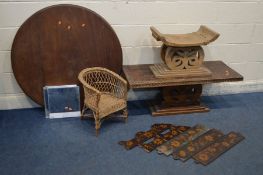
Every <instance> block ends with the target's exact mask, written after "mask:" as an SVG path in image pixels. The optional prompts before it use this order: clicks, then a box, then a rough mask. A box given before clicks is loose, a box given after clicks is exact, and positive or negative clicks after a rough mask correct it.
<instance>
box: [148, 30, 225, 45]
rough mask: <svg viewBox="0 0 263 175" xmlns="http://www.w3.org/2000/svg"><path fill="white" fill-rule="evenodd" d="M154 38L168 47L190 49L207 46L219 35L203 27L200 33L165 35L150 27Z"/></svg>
mask: <svg viewBox="0 0 263 175" xmlns="http://www.w3.org/2000/svg"><path fill="white" fill-rule="evenodd" d="M150 29H151V31H152V35H153V37H154V38H155V39H156V40H157V41H162V42H163V43H164V44H165V45H167V46H173V47H188V46H200V45H207V44H209V43H211V42H213V41H215V40H216V39H217V38H218V37H219V35H220V34H219V33H217V32H215V31H213V30H211V29H209V28H208V27H206V26H203V25H201V26H200V28H199V29H198V31H196V32H192V33H187V34H163V33H161V32H159V31H158V30H157V29H156V28H155V27H150Z"/></svg>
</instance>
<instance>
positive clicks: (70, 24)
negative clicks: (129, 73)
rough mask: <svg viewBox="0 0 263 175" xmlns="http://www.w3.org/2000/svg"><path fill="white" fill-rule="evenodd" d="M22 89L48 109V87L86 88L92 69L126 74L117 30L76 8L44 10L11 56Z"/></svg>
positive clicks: (27, 26) (24, 29) (20, 32)
mask: <svg viewBox="0 0 263 175" xmlns="http://www.w3.org/2000/svg"><path fill="white" fill-rule="evenodd" d="M11 59H12V67H13V72H14V75H15V77H16V80H17V82H18V84H19V85H20V87H21V88H22V89H23V91H24V92H25V94H27V95H28V96H29V97H30V98H31V99H32V100H34V101H35V102H36V103H38V104H40V105H43V87H44V86H47V85H49V86H51V85H68V84H78V85H80V83H79V81H78V79H77V77H78V74H79V72H80V71H81V70H82V69H84V68H87V67H95V66H100V67H105V68H108V69H110V70H112V71H114V72H116V73H120V72H121V69H122V50H121V45H120V42H119V40H118V37H117V36H116V34H115V32H114V30H113V29H112V27H111V26H110V25H109V24H108V23H107V22H106V21H105V20H104V19H103V18H102V17H101V16H99V15H98V14H96V13H94V12H93V11H91V10H89V9H87V8H84V7H80V6H75V5H55V6H50V7H47V8H45V9H42V10H40V11H38V12H37V13H35V14H34V15H32V16H31V17H30V18H28V19H27V20H26V21H25V22H24V24H23V25H22V26H21V27H20V28H19V30H18V32H17V34H16V36H15V39H14V42H13V45H12V51H11Z"/></svg>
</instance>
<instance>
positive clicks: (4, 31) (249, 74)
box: [0, 0, 263, 109]
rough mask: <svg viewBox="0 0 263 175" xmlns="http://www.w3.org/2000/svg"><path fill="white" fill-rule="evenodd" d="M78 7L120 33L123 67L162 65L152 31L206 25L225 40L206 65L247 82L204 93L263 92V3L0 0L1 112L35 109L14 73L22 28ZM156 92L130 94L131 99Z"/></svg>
mask: <svg viewBox="0 0 263 175" xmlns="http://www.w3.org/2000/svg"><path fill="white" fill-rule="evenodd" d="M60 3H63V4H76V5H81V6H84V7H87V8H89V9H91V10H93V11H95V12H97V13H98V14H100V15H101V16H103V17H104V18H105V19H106V20H107V21H108V22H109V23H110V24H111V25H112V27H113V29H114V30H115V32H116V33H117V35H118V37H119V39H120V42H121V45H122V50H123V61H124V64H146V63H157V62H160V61H161V60H160V56H159V54H160V53H159V52H160V48H159V47H160V44H161V43H159V42H156V41H155V40H154V39H153V37H152V36H151V32H150V30H149V27H150V26H152V25H153V26H155V27H156V28H158V29H159V30H160V31H161V32H163V33H187V32H192V31H196V30H197V29H198V28H199V26H200V25H201V24H202V25H207V26H208V27H210V28H212V29H213V30H215V31H217V32H219V33H220V34H221V36H220V37H219V39H217V40H216V41H215V42H213V43H212V44H209V46H206V47H204V49H205V54H206V57H205V59H206V60H223V61H224V62H225V63H226V64H227V65H229V66H230V67H232V68H234V69H235V70H237V71H238V72H239V73H241V74H242V75H243V76H244V78H245V79H244V81H243V82H237V83H220V84H214V85H208V86H206V87H205V89H204V94H208V95H214V94H227V93H240V92H255V91H263V0H237V1H235V0H202V1H200V0H196V1H194V0H192V1H190V0H184V1H183V0H181V1H179V0H174V1H172V0H158V1H155V0H144V1H140V0H104V1H99V0H86V1H85V0H82V1H58V0H57V1H55V0H49V1H44V0H0V109H13V108H25V107H32V106H36V105H35V104H34V103H33V102H32V101H30V100H29V99H28V98H27V97H26V96H25V95H24V94H23V92H22V90H21V89H20V88H19V86H18V85H17V83H16V80H15V78H14V75H13V73H12V68H11V62H10V50H11V45H12V42H13V38H14V36H15V33H16V31H17V30H18V28H19V26H21V24H22V23H23V22H24V21H25V20H26V19H27V18H28V17H29V16H31V15H32V14H33V13H34V12H36V11H38V10H40V9H42V8H44V7H47V6H50V5H53V4H60ZM154 94H155V91H136V92H130V94H129V99H130V100H136V99H144V98H150V97H152V95H154Z"/></svg>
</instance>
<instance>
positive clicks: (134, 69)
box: [123, 61, 243, 88]
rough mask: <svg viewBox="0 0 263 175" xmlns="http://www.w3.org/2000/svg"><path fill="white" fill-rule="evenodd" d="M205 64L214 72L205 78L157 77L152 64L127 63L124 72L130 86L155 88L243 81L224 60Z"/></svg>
mask: <svg viewBox="0 0 263 175" xmlns="http://www.w3.org/2000/svg"><path fill="white" fill-rule="evenodd" d="M204 65H205V66H206V67H207V68H208V69H209V70H210V71H211V72H212V76H211V77H204V78H198V77H195V78H166V79H164V78H156V77H155V76H154V75H153V73H152V71H151V70H150V68H149V66H150V64H142V65H125V66H123V72H124V74H125V76H126V78H127V80H128V82H129V85H130V88H153V87H166V86H178V85H193V84H208V83H219V82H232V81H242V80H243V77H242V75H240V74H239V73H237V72H236V71H234V70H233V69H231V68H230V67H228V66H227V65H226V64H225V63H223V62H222V61H205V62H204Z"/></svg>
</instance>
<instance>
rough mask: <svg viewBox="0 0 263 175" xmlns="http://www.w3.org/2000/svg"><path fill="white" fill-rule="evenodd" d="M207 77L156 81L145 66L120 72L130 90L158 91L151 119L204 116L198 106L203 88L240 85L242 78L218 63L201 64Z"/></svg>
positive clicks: (128, 68) (202, 109)
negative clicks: (181, 115) (159, 92)
mask: <svg viewBox="0 0 263 175" xmlns="http://www.w3.org/2000/svg"><path fill="white" fill-rule="evenodd" d="M204 65H205V66H206V68H208V69H209V70H210V71H211V76H204V77H177V78H157V77H156V76H154V74H153V72H152V71H151V69H150V66H151V65H149V64H143V65H126V66H123V72H124V74H125V76H126V79H127V81H128V83H129V86H130V88H133V89H139V88H161V92H162V93H161V94H162V101H161V102H158V103H155V104H154V105H152V107H151V109H152V115H153V116H160V115H175V114H185V113H193V112H208V111H209V108H207V107H206V106H203V105H201V102H200V97H201V94H202V86H203V84H209V83H220V82H234V81H242V80H243V77H242V75H240V74H239V73H237V72H236V71H234V70H233V69H231V68H230V67H228V66H227V65H226V64H224V63H223V62H222V61H205V62H204Z"/></svg>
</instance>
